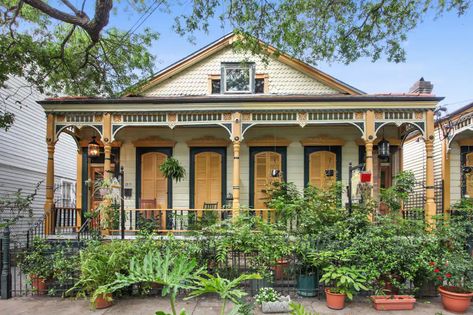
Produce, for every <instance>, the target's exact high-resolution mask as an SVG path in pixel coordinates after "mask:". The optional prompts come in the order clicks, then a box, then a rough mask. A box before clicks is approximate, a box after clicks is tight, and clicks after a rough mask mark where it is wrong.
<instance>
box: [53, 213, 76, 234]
mask: <svg viewBox="0 0 473 315" xmlns="http://www.w3.org/2000/svg"><path fill="white" fill-rule="evenodd" d="M80 219H81V209H79V208H75V207H54V219H53V220H54V221H53V222H54V233H56V234H69V233H74V232H76V231H77V230H78V229H79V227H80Z"/></svg>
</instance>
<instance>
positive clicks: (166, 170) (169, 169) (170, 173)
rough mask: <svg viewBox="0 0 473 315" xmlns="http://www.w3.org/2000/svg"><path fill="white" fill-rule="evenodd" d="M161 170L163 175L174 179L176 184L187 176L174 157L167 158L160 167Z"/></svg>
mask: <svg viewBox="0 0 473 315" xmlns="http://www.w3.org/2000/svg"><path fill="white" fill-rule="evenodd" d="M159 170H160V171H161V172H162V173H163V175H164V177H166V178H171V179H174V180H175V181H176V183H177V182H179V181H181V180H182V179H183V178H184V177H185V176H186V170H185V168H184V167H183V166H182V165H181V164H180V163H179V161H178V160H177V159H175V158H173V157H168V158H166V160H165V161H164V162H163V163H162V164H161V166H160V167H159Z"/></svg>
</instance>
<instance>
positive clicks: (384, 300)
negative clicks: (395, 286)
mask: <svg viewBox="0 0 473 315" xmlns="http://www.w3.org/2000/svg"><path fill="white" fill-rule="evenodd" d="M370 299H371V301H372V302H373V307H374V308H375V310H378V311H400V310H413V309H414V303H415V302H416V299H415V298H413V297H412V296H409V295H380V296H376V295H372V296H370Z"/></svg>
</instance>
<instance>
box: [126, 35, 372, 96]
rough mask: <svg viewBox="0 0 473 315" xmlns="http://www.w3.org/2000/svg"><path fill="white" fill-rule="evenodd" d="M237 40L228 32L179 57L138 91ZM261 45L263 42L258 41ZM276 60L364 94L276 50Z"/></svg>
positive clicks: (342, 89) (341, 88)
mask: <svg viewBox="0 0 473 315" xmlns="http://www.w3.org/2000/svg"><path fill="white" fill-rule="evenodd" d="M236 40H237V35H235V34H233V33H230V34H227V35H225V36H223V37H222V38H220V39H218V40H216V41H215V42H213V43H211V44H210V45H207V46H205V47H204V48H202V49H200V50H198V51H197V52H195V53H193V54H191V55H189V56H187V57H185V58H184V59H181V60H180V61H178V62H176V63H174V64H172V65H170V66H169V67H167V68H165V69H163V70H161V71H160V72H158V73H156V74H155V75H154V76H153V77H152V78H150V79H149V81H148V82H147V83H145V84H143V85H142V86H141V87H140V88H139V92H144V91H146V90H149V89H150V88H151V87H153V86H155V85H157V84H159V83H161V82H163V81H165V80H167V79H169V78H170V77H172V76H174V75H176V74H178V73H180V72H181V71H183V70H185V69H187V68H189V67H191V66H192V65H194V64H196V63H198V62H200V61H202V60H204V59H205V58H207V57H209V56H211V55H213V54H215V53H216V52H218V51H220V50H222V49H224V48H226V47H228V46H230V45H232V43H233V42H235V41H236ZM260 42H261V44H262V45H266V44H264V43H263V42H262V41H260ZM266 46H267V49H268V52H269V53H270V54H271V55H273V54H274V53H275V52H277V49H276V48H274V47H272V46H270V45H266ZM275 59H276V60H278V61H280V62H282V63H284V64H286V65H287V66H289V67H291V68H293V69H296V70H298V71H300V72H302V73H304V74H306V75H308V76H309V77H311V78H313V79H315V80H317V81H319V82H321V83H323V84H325V85H327V86H329V87H331V88H333V89H335V90H338V91H340V92H341V93H345V94H349V95H362V94H365V93H364V92H363V91H360V90H358V89H356V88H354V87H352V86H350V85H348V84H346V83H344V82H342V81H340V80H337V79H336V78H334V77H332V76H330V75H328V74H327V73H325V72H323V71H320V70H318V69H316V68H314V67H312V66H310V65H308V64H306V63H304V62H302V61H300V60H298V59H296V58H293V57H291V56H289V55H287V54H285V53H282V52H278V56H277V57H276V58H275ZM129 95H130V93H126V94H125V96H129Z"/></svg>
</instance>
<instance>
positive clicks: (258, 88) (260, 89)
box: [255, 78, 264, 94]
mask: <svg viewBox="0 0 473 315" xmlns="http://www.w3.org/2000/svg"><path fill="white" fill-rule="evenodd" d="M263 93H264V78H262V79H260V78H256V79H255V94H263Z"/></svg>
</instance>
